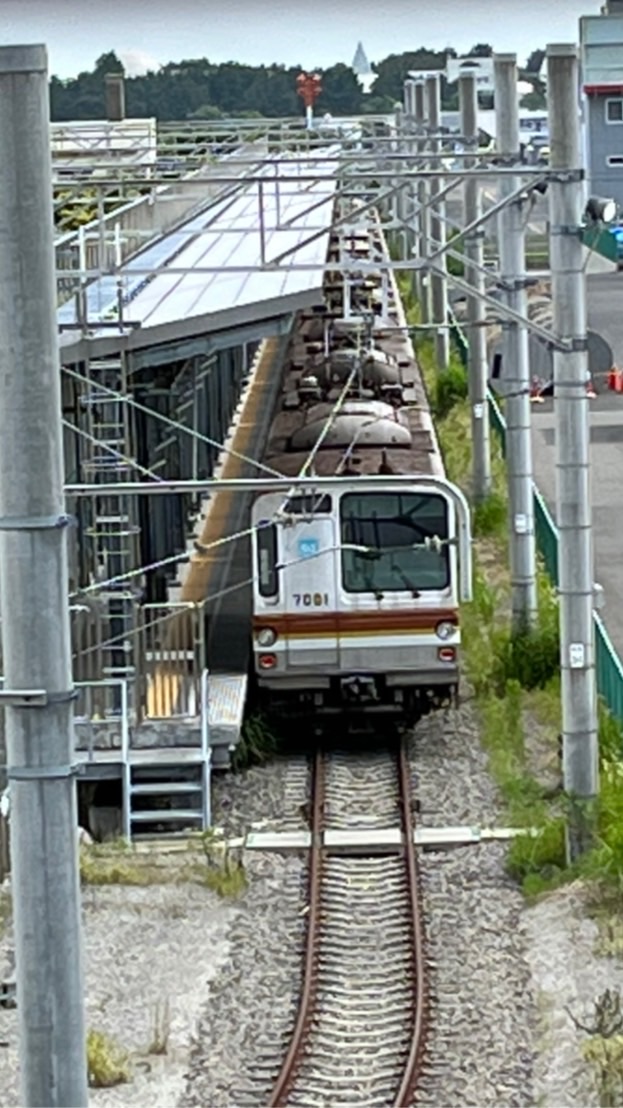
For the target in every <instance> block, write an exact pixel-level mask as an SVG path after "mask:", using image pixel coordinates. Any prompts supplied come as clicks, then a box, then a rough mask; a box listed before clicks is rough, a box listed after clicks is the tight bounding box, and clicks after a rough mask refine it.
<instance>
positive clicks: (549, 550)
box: [488, 393, 623, 724]
mask: <svg viewBox="0 0 623 1108" xmlns="http://www.w3.org/2000/svg"><path fill="white" fill-rule="evenodd" d="M488 400H489V414H490V419H491V426H492V428H493V430H494V431H495V433H496V434H497V436H498V438H499V441H500V446H501V448H502V452H503V453H504V451H505V446H506V441H505V440H506V422H505V420H504V416H503V415H502V412H501V411H500V408H499V405H498V404H497V403H496V400H495V397H494V396H493V395H492V394H491V393H489V395H488ZM534 526H535V532H536V540H537V545H538V549H539V552H540V554H541V556H542V558H543V561H544V562H545V568H546V569H547V573H548V575H549V578H550V580H551V581H552V583H553V584H554V585H558V528H557V526H556V524H555V523H554V520H553V519H552V516H551V514H550V512H549V509H548V507H547V504H546V503H545V500H544V499H543V497H542V496H541V494H540V492H539V490H538V488H537V486H536V485H535V486H534ZM593 619H594V621H595V668H596V674H597V691H598V692H599V695H600V696H601V697H603V700H604V702H605V704H606V705H607V707H608V708H609V710H610V712H611V713H612V715H613V716H614V717H615V718H616V719H617V720H618V721H619V723H621V724H623V665H621V659H620V658H619V655H618V654H617V652H616V650H615V649H614V647H613V645H612V643H611V641H610V636H609V635H608V632H607V631H606V628H605V627H604V625H603V623H602V621H601V619H600V618H599V616H598V615H597V612H594V614H593Z"/></svg>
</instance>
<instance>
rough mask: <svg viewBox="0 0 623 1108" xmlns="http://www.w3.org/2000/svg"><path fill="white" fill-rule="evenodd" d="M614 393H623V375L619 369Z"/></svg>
mask: <svg viewBox="0 0 623 1108" xmlns="http://www.w3.org/2000/svg"><path fill="white" fill-rule="evenodd" d="M614 391H615V392H623V373H621V370H620V369H617V376H616V381H615V382H614Z"/></svg>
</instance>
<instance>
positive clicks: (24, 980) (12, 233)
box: [0, 46, 88, 1108]
mask: <svg viewBox="0 0 623 1108" xmlns="http://www.w3.org/2000/svg"><path fill="white" fill-rule="evenodd" d="M49 115H50V109H49V96H48V70H47V52H46V49H45V47H43V46H3V47H0V335H1V336H2V338H1V341H0V459H1V465H0V607H1V610H2V645H3V655H4V690H3V692H2V694H1V695H0V703H4V705H5V709H6V731H7V748H8V754H7V763H8V765H7V769H8V773H7V776H8V778H9V782H10V797H11V882H12V890H13V912H14V918H15V948H16V950H15V953H16V969H17V1018H18V1022H19V1035H20V1070H21V1098H20V1104H23V1105H25V1106H26V1108H31V1106H33V1108H34V1106H37V1108H39V1106H43V1105H46V1106H49V1108H74V1106H77V1108H81V1106H83V1105H86V1104H88V1092H87V1080H86V1052H85V1026H84V1008H83V980H82V938H81V922H80V882H79V868H78V818H77V809H76V786H75V781H74V775H73V768H72V762H73V753H74V743H73V695H74V694H73V687H72V670H71V646H70V637H69V612H68V600H67V595H68V592H67V584H68V583H67V549H66V523H67V518H66V516H65V514H64V498H63V459H62V432H61V407H60V371H59V362H58V336H57V327H56V281H55V278H54V238H53V218H52V169H51V156H50V126H49Z"/></svg>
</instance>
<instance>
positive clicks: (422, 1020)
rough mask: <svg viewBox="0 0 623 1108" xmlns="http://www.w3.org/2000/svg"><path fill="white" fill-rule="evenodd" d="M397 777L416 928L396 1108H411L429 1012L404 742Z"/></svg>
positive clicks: (422, 1059)
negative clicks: (408, 1030)
mask: <svg viewBox="0 0 623 1108" xmlns="http://www.w3.org/2000/svg"><path fill="white" fill-rule="evenodd" d="M397 757H398V778H399V782H400V808H401V813H402V825H403V835H404V858H405V864H406V869H407V885H408V890H409V901H410V909H411V926H412V929H413V1031H412V1035H411V1044H410V1047H409V1054H408V1057H407V1062H406V1065H405V1070H404V1074H403V1078H402V1082H401V1085H400V1088H399V1090H398V1093H397V1096H396V1099H395V1101H394V1108H409V1105H411V1104H412V1102H413V1095H414V1093H415V1089H416V1086H417V1083H418V1078H419V1076H420V1071H421V1068H422V1063H423V1061H424V1048H425V1045H426V1044H425V1039H426V1017H427V1014H428V989H427V981H426V966H425V963H424V934H425V930H424V919H423V915H422V910H421V905H420V875H419V870H418V864H417V851H416V848H415V843H414V841H413V810H412V805H411V775H410V771H409V762H408V759H407V755H406V751H405V745H404V741H401V742H400V746H399V749H398V754H397Z"/></svg>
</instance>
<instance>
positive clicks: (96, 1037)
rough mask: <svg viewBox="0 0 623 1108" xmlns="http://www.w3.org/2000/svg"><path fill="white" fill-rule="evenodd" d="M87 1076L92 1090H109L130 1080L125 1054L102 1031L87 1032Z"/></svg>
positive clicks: (128, 1063)
mask: <svg viewBox="0 0 623 1108" xmlns="http://www.w3.org/2000/svg"><path fill="white" fill-rule="evenodd" d="M86 1047H87V1074H88V1080H89V1085H90V1086H91V1088H93V1089H109V1088H111V1087H112V1086H113V1085H124V1084H125V1083H126V1082H127V1081H129V1080H130V1061H129V1057H128V1055H127V1054H126V1052H125V1051H124V1050H123V1049H122V1048H121V1047H120V1046H119V1044H118V1043H116V1042H115V1040H114V1039H112V1038H111V1037H110V1035H106V1034H105V1032H104V1031H89V1032H87V1043H86Z"/></svg>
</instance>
